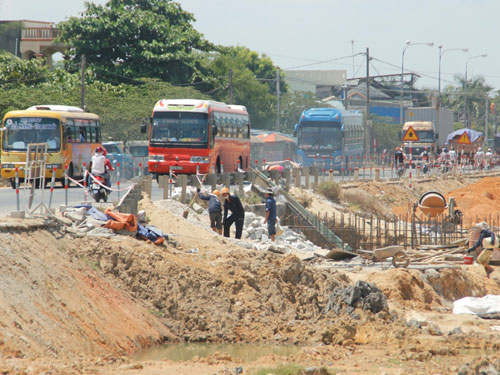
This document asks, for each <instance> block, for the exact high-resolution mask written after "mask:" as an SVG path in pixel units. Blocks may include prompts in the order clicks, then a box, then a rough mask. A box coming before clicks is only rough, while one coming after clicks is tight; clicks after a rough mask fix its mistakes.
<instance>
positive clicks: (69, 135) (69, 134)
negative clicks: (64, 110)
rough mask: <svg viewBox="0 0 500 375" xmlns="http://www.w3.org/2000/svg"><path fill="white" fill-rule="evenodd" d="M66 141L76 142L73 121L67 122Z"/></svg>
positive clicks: (68, 120)
mask: <svg viewBox="0 0 500 375" xmlns="http://www.w3.org/2000/svg"><path fill="white" fill-rule="evenodd" d="M66 140H67V141H68V142H69V143H73V142H76V140H77V138H76V129H75V122H74V121H73V120H72V119H67V120H66Z"/></svg>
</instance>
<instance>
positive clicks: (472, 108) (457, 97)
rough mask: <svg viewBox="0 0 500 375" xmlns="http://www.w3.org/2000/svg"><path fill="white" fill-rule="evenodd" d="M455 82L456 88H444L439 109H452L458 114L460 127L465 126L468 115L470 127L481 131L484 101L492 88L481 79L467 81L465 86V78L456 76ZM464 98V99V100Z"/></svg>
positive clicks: (484, 108)
mask: <svg viewBox="0 0 500 375" xmlns="http://www.w3.org/2000/svg"><path fill="white" fill-rule="evenodd" d="M455 81H456V82H457V85H456V86H448V87H445V89H444V91H443V94H441V107H443V108H449V109H452V110H453V111H455V113H457V114H459V117H458V119H459V120H461V121H462V123H463V124H462V127H463V126H465V122H466V117H467V114H468V116H469V121H468V122H469V124H470V125H471V127H472V128H476V129H478V130H482V129H483V128H484V126H483V125H482V123H483V121H484V120H483V119H484V115H485V111H486V109H487V108H486V104H485V99H486V96H487V95H488V93H489V92H490V91H491V90H492V89H493V88H492V87H491V86H489V85H488V84H486V81H485V80H484V78H483V77H477V78H474V79H470V80H469V79H468V80H467V86H466V85H465V77H462V76H458V75H457V76H455ZM464 97H466V99H465V100H464Z"/></svg>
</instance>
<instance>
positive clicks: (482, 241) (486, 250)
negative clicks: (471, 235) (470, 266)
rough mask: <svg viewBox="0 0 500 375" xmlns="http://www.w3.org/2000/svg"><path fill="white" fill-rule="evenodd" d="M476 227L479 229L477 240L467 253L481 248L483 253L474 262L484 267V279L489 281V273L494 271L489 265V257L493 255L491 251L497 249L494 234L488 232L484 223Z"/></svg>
mask: <svg viewBox="0 0 500 375" xmlns="http://www.w3.org/2000/svg"><path fill="white" fill-rule="evenodd" d="M477 227H479V229H481V233H480V234H479V239H478V240H477V242H476V243H475V244H474V246H472V247H471V248H469V249H467V253H471V252H473V251H474V250H476V249H477V248H478V247H482V248H483V251H482V252H481V254H479V256H478V257H477V259H476V261H477V262H478V263H479V264H481V265H482V266H483V267H484V271H485V272H486V277H487V278H488V279H489V278H490V275H491V273H492V272H493V271H494V270H495V269H494V268H493V267H491V266H490V265H489V263H490V259H491V256H492V255H493V250H494V249H495V248H497V247H498V243H497V239H496V238H495V233H493V232H492V231H491V230H489V227H488V224H487V223H485V222H482V223H479V224H477Z"/></svg>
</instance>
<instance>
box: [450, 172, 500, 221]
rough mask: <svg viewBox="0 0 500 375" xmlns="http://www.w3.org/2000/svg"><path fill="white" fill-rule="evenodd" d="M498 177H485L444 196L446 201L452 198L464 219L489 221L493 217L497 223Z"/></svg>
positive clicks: (499, 208)
mask: <svg viewBox="0 0 500 375" xmlns="http://www.w3.org/2000/svg"><path fill="white" fill-rule="evenodd" d="M499 189H500V177H485V178H482V179H481V180H479V181H477V182H476V183H473V184H471V185H468V186H464V187H462V188H460V189H456V190H452V191H450V192H448V193H447V194H445V197H446V198H447V200H449V198H450V197H454V198H455V201H456V202H457V205H458V208H459V209H460V210H462V212H463V214H464V217H465V218H469V219H470V220H473V221H474V220H479V221H483V220H484V221H490V220H489V218H490V217H491V216H494V217H495V218H496V220H497V222H498V215H497V213H498V212H499V211H500V196H499V195H498V191H499Z"/></svg>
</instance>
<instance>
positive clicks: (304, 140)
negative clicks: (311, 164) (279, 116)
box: [298, 125, 342, 151]
mask: <svg viewBox="0 0 500 375" xmlns="http://www.w3.org/2000/svg"><path fill="white" fill-rule="evenodd" d="M298 145H299V148H300V149H302V150H314V151H319V150H321V151H325V150H328V151H338V150H340V149H341V148H342V131H341V129H340V128H339V127H326V126H317V125H316V126H314V125H308V126H302V127H301V128H300V131H299V137H298Z"/></svg>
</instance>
